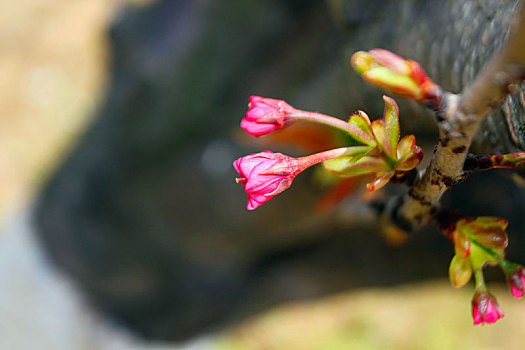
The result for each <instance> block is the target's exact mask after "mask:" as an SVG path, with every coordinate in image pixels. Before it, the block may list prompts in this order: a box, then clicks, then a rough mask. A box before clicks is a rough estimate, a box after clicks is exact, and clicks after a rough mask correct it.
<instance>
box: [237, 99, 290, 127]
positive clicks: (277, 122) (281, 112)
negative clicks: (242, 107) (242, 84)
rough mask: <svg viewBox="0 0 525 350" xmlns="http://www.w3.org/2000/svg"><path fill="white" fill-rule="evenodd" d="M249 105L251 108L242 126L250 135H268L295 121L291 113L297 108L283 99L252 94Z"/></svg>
mask: <svg viewBox="0 0 525 350" xmlns="http://www.w3.org/2000/svg"><path fill="white" fill-rule="evenodd" d="M249 106H250V109H248V112H246V116H245V117H244V118H243V119H242V120H241V128H243V129H244V131H246V132H247V133H248V134H250V135H253V136H262V135H266V134H269V133H271V132H272V131H274V130H279V129H282V128H284V127H286V126H289V125H290V124H292V123H293V122H294V119H293V118H291V117H290V115H291V114H293V113H294V112H296V109H295V108H293V107H292V106H290V105H289V104H288V103H286V102H284V101H282V100H274V99H273V98H265V97H259V96H251V97H250V104H249Z"/></svg>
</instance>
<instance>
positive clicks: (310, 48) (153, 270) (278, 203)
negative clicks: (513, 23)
mask: <svg viewBox="0 0 525 350" xmlns="http://www.w3.org/2000/svg"><path fill="white" fill-rule="evenodd" d="M518 3H519V1H517V0H514V1H513V0H507V1H501V2H497V3H496V2H491V1H486V2H483V1H481V2H479V1H462V2H456V1H452V0H450V1H438V0H426V1H415V0H403V1H399V2H392V3H388V4H385V3H384V2H383V1H378V0H377V1H376V0H369V1H366V2H365V1H359V0H326V1H314V0H286V1H277V0H264V1H262V0H260V1H245V0H243V1H241V0H221V1H211V0H194V1H189V0H111V1H110V0H74V1H71V0H70V1H64V0H45V1H37V0H19V1H16V2H15V1H4V2H0V111H1V114H0V169H2V171H1V172H0V179H1V181H0V224H1V225H2V227H3V228H2V231H1V233H0V280H1V281H0V286H1V287H0V310H2V312H1V314H2V315H0V318H1V320H0V335H1V336H0V339H1V340H0V344H2V347H6V348H19V349H32V348H46V349H47V348H52V349H61V348H64V349H75V348H79V349H81V348H97V349H98V348H101V349H106V348H122V349H131V348H137V349H147V348H160V347H162V348H172V347H176V346H185V345H183V344H190V345H186V346H187V347H188V348H193V349H195V348H197V349H208V348H219V349H422V348H424V349H450V348H462V349H471V348H472V349H474V348H476V349H496V348H498V349H499V348H504V349H520V348H521V334H523V331H524V330H525V326H524V325H525V306H524V305H523V302H522V301H518V300H513V299H512V298H511V296H510V293H509V292H508V290H507V287H506V286H505V285H504V284H503V283H502V282H503V276H502V274H501V273H500V272H499V271H497V270H496V269H493V268H492V269H488V276H489V280H490V286H491V287H493V288H494V289H493V292H494V294H495V295H496V296H497V298H498V300H499V302H500V305H501V306H502V307H503V308H504V309H505V313H506V315H505V318H504V319H503V320H501V321H499V322H498V324H496V325H491V326H489V327H473V326H472V321H471V317H470V298H471V292H472V290H471V288H470V286H469V287H464V288H463V289H460V290H455V289H453V288H452V287H451V286H450V285H449V283H448V281H447V271H448V263H449V261H450V259H451V257H452V255H453V249H452V247H451V245H450V244H449V242H447V240H446V239H445V238H444V237H442V236H441V234H440V233H439V232H438V231H437V230H436V228H434V227H433V226H432V225H430V226H429V227H426V228H425V229H423V230H421V232H417V233H414V234H411V235H410V236H408V235H405V234H403V233H400V232H397V231H393V230H388V229H386V230H385V229H384V227H383V226H382V224H381V222H378V220H377V219H376V218H375V216H374V212H373V211H372V209H370V207H369V206H368V205H367V204H366V203H367V202H368V201H370V200H371V199H372V198H371V197H370V196H369V195H368V194H366V193H364V191H363V190H362V188H363V183H359V181H356V182H352V183H346V184H339V185H341V186H337V182H335V180H334V179H332V178H330V177H328V176H326V174H324V173H323V172H322V171H320V170H319V169H312V171H308V172H306V173H305V174H302V175H301V176H300V177H299V178H297V180H296V181H295V182H294V185H293V187H292V188H291V189H289V190H288V191H286V193H283V194H282V195H279V198H276V199H274V200H272V201H270V202H269V203H267V204H265V205H264V206H262V207H261V208H259V209H257V210H256V211H255V212H247V211H246V210H245V202H246V194H245V193H244V192H243V190H242V188H241V187H240V185H237V184H235V182H234V178H235V173H234V171H233V168H232V167H231V164H232V162H233V160H234V159H235V158H238V157H240V156H242V155H245V154H248V153H252V152H256V151H260V150H263V149H268V148H271V149H272V150H276V151H280V152H284V153H287V154H290V155H304V154H307V153H312V152H316V151H320V150H324V149H328V148H330V147H333V146H335V145H337V144H338V143H339V142H341V137H340V135H334V134H332V133H331V132H330V131H329V130H324V129H313V128H310V127H308V126H294V127H293V128H290V129H288V130H287V131H286V132H284V133H280V134H279V135H278V136H277V137H271V138H262V139H257V140H255V139H253V138H251V137H248V136H246V135H244V134H243V133H242V130H241V129H240V128H239V126H238V123H239V121H240V119H241V118H242V117H243V115H244V113H245V112H246V110H247V101H248V97H249V96H250V95H261V96H267V97H273V98H279V99H285V100H286V101H288V102H289V103H290V104H292V105H293V106H295V107H297V108H301V109H307V110H317V111H321V112H323V113H326V114H332V115H334V116H338V117H340V118H345V117H346V116H347V115H348V114H350V113H352V112H353V111H355V110H356V109H363V110H365V111H366V112H367V113H368V114H369V115H370V116H371V117H373V118H377V117H380V116H381V114H382V110H383V104H382V103H383V102H382V100H381V95H382V92H381V91H379V90H378V89H376V88H373V87H370V86H367V85H366V84H365V83H364V82H362V81H361V80H360V78H359V77H358V76H357V75H356V74H354V73H353V72H352V71H351V69H350V67H349V65H348V61H349V58H350V56H351V54H352V53H353V52H354V51H356V50H363V49H365V50H366V49H370V48H374V47H383V48H386V49H391V50H393V51H395V52H398V53H399V54H401V55H404V56H406V57H410V58H414V59H416V60H418V61H420V62H421V63H422V65H423V66H424V67H425V68H427V71H428V73H429V75H430V76H431V77H432V78H433V79H434V80H435V81H436V82H439V83H441V84H442V85H443V86H444V87H445V88H447V89H450V90H452V91H454V92H459V91H460V90H461V88H462V87H463V86H465V85H466V84H468V83H469V82H470V81H471V80H472V79H473V78H474V76H475V74H476V72H477V71H479V69H480V68H481V67H482V65H483V64H484V63H485V62H487V60H488V59H489V57H490V56H491V54H493V53H494V52H496V51H497V50H498V49H499V48H500V47H501V45H502V43H503V41H504V39H505V37H506V33H507V32H508V27H509V21H510V18H511V17H512V13H513V12H514V11H515V9H516V6H517V5H518ZM399 103H400V112H401V123H402V125H401V127H402V129H401V130H402V133H403V134H404V135H406V134H409V133H414V134H415V135H416V137H417V140H418V144H421V145H423V146H424V147H425V151H426V152H425V153H426V155H427V157H426V158H428V155H429V154H431V152H432V147H433V145H434V144H435V142H436V131H435V130H434V127H433V124H432V120H431V118H430V117H429V115H428V113H427V112H426V111H425V110H423V109H422V108H420V107H419V106H417V105H415V104H411V103H409V102H407V101H401V100H399ZM524 105H525V97H524V93H523V89H521V91H518V93H516V94H515V95H513V96H511V97H509V99H507V101H506V102H505V104H504V105H503V106H502V108H500V109H498V110H497V111H495V112H494V113H493V114H492V115H491V116H490V117H489V118H488V120H487V122H486V125H485V126H484V128H483V130H481V131H480V133H479V136H478V138H477V143H476V145H475V150H476V151H479V152H494V153H505V152H506V153H508V152H512V151H518V150H524V149H525V133H524V132H523V131H524V127H523V125H525V123H524V121H525V113H524V111H523V108H524ZM427 160H428V159H427ZM522 175H523V171H521V173H520V172H517V173H516V172H512V171H509V170H506V171H505V170H501V171H494V172H490V173H481V174H475V175H473V176H471V177H470V178H469V179H468V181H466V182H464V183H462V184H460V185H459V186H457V187H455V188H454V189H453V191H450V193H448V194H447V195H446V197H445V198H444V200H443V206H444V207H446V208H456V209H460V210H461V211H462V213H464V214H465V215H469V216H478V215H491V216H502V217H504V218H506V219H508V220H509V221H510V225H509V229H508V234H509V239H510V246H509V249H508V256H509V258H510V259H511V260H514V261H518V262H521V263H524V262H525V253H523V251H524V249H525V235H524V232H523V231H524V227H525V217H523V215H522V213H523V212H524V210H525V204H524V203H525V201H524V200H523V199H524V198H525V189H524V187H523V183H524V182H525V181H524V180H523V178H522V177H521V176H522ZM390 187H391V188H389V189H387V191H385V193H383V192H382V193H379V194H377V195H376V196H379V197H381V196H384V195H389V194H396V193H403V191H404V189H403V188H400V187H396V186H394V185H392V186H390ZM334 188H335V189H336V190H334ZM352 189H353V190H352ZM343 195H346V196H343ZM28 335H32V336H28ZM196 339H197V340H196ZM201 339H205V340H204V341H201Z"/></svg>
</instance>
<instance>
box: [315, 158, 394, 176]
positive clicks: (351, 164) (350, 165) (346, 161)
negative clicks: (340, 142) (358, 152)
mask: <svg viewBox="0 0 525 350" xmlns="http://www.w3.org/2000/svg"><path fill="white" fill-rule="evenodd" d="M323 166H324V167H325V169H326V170H328V171H331V172H333V173H335V174H336V175H338V176H343V177H349V176H358V175H364V174H370V173H377V172H382V171H388V170H390V169H388V166H387V165H386V164H385V162H384V161H383V160H382V159H381V158H379V157H375V156H361V157H359V158H356V157H355V156H344V157H339V158H334V159H329V160H326V161H324V162H323Z"/></svg>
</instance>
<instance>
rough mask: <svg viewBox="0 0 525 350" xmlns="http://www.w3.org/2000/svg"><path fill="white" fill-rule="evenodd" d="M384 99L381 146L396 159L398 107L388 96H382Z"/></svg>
mask: <svg viewBox="0 0 525 350" xmlns="http://www.w3.org/2000/svg"><path fill="white" fill-rule="evenodd" d="M383 100H385V113H384V119H385V139H384V141H383V147H384V149H385V152H386V153H387V154H388V155H389V156H390V157H392V158H394V159H397V142H398V141H399V118H398V115H399V109H398V107H397V103H396V101H394V100H393V99H391V98H390V97H388V96H383Z"/></svg>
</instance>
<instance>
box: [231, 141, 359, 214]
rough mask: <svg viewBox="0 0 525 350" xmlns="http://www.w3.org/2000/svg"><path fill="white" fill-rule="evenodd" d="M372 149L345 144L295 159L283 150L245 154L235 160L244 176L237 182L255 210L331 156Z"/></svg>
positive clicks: (249, 208)
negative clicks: (309, 169) (279, 151)
mask: <svg viewBox="0 0 525 350" xmlns="http://www.w3.org/2000/svg"><path fill="white" fill-rule="evenodd" d="M367 151H369V147H366V146H354V147H342V148H335V149H331V150H328V151H324V152H320V153H316V154H312V155H309V156H306V157H301V158H293V157H289V156H287V155H285V154H282V153H273V152H270V151H263V152H260V153H253V154H249V155H247V156H244V157H241V158H239V159H237V160H236V161H235V162H233V167H234V168H235V170H236V171H237V172H238V173H239V175H241V177H239V178H237V179H236V181H237V183H239V182H240V183H241V184H242V185H243V186H244V191H245V192H246V193H248V204H247V205H246V208H247V209H248V210H254V209H256V208H257V207H259V206H260V205H261V204H263V203H265V202H267V201H269V200H270V199H272V198H273V197H275V196H276V195H278V194H279V193H281V192H283V191H284V190H286V189H287V188H288V187H290V186H291V184H292V182H293V180H294V179H295V177H296V176H297V174H299V173H300V172H301V171H303V170H305V169H306V168H308V167H310V166H312V165H315V164H318V163H320V162H323V161H325V160H327V159H332V158H337V157H341V156H344V155H356V154H363V153H366V152H367Z"/></svg>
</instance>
